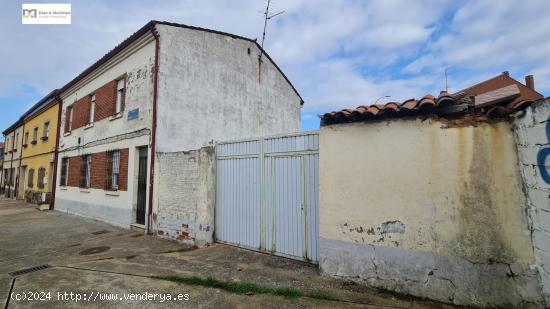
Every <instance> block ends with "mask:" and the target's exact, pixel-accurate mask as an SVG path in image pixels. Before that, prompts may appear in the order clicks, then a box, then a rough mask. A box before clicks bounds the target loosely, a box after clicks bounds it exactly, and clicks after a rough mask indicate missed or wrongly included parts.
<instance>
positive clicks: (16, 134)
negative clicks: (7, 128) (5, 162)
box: [14, 133, 19, 151]
mask: <svg viewBox="0 0 550 309" xmlns="http://www.w3.org/2000/svg"><path fill="white" fill-rule="evenodd" d="M14 143H15V147H14V149H15V151H17V146H19V145H18V144H19V133H15V141H14Z"/></svg>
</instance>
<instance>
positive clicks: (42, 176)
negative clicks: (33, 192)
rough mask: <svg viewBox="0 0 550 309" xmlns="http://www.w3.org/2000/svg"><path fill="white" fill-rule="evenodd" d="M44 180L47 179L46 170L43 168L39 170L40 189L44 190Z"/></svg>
mask: <svg viewBox="0 0 550 309" xmlns="http://www.w3.org/2000/svg"><path fill="white" fill-rule="evenodd" d="M44 178H46V169H45V168H43V167H41V168H39V169H38V179H37V181H38V189H44Z"/></svg>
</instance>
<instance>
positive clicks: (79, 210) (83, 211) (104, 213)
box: [55, 198, 133, 229]
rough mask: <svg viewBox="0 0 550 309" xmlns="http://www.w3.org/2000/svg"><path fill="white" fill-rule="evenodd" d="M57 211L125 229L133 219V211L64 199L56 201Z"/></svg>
mask: <svg viewBox="0 0 550 309" xmlns="http://www.w3.org/2000/svg"><path fill="white" fill-rule="evenodd" d="M55 210H57V211H61V212H66V213H69V214H73V215H79V216H82V217H86V218H90V219H96V220H100V221H103V222H106V223H109V224H112V225H115V226H119V227H122V228H125V229H128V228H129V227H130V224H131V223H132V219H133V211H132V210H131V209H122V208H115V207H109V206H106V205H101V204H94V203H88V202H81V201H73V200H66V199H62V198H56V199H55Z"/></svg>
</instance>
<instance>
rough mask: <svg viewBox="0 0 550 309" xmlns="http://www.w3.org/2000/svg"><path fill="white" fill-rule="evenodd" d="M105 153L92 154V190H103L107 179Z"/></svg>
mask: <svg viewBox="0 0 550 309" xmlns="http://www.w3.org/2000/svg"><path fill="white" fill-rule="evenodd" d="M107 164H108V162H107V153H106V152H97V153H94V154H92V175H91V179H90V180H91V181H90V186H91V187H92V188H94V189H105V183H106V178H107Z"/></svg>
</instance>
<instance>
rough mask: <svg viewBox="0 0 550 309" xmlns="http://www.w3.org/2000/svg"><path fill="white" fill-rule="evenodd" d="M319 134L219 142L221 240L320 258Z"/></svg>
mask: <svg viewBox="0 0 550 309" xmlns="http://www.w3.org/2000/svg"><path fill="white" fill-rule="evenodd" d="M318 150H319V136H318V134H317V132H310V133H303V134H299V135H291V136H279V137H270V138H262V139H254V140H246V141H238V142H229V143H219V144H217V145H216V155H217V176H216V177H217V184H216V185H217V187H216V228H215V233H216V240H217V241H219V242H223V243H228V244H233V245H237V246H240V247H244V248H249V249H254V250H258V251H264V252H270V253H273V254H276V255H282V256H286V257H290V258H294V259H301V260H306V261H310V262H317V260H318V252H317V238H318V237H317V236H318V230H317V228H318V225H319V224H318V223H319V216H318V211H317V209H318V207H317V206H318V203H319V200H318V197H319V194H318V193H319V153H318Z"/></svg>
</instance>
